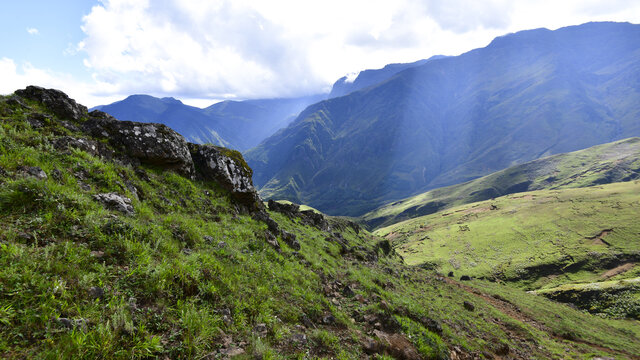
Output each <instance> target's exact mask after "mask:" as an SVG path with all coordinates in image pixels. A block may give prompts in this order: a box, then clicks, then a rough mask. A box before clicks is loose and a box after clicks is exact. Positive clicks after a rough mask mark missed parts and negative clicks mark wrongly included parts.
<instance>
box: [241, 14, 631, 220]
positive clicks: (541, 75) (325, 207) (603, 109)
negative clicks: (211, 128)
mask: <svg viewBox="0 0 640 360" xmlns="http://www.w3.org/2000/svg"><path fill="white" fill-rule="evenodd" d="M414 65H415V66H410V67H408V68H406V69H403V70H400V71H399V72H397V73H393V72H392V75H391V76H390V77H389V78H386V80H383V81H382V82H379V83H377V84H374V85H368V86H366V87H363V88H361V89H358V90H355V91H352V92H350V93H348V94H346V95H344V96H338V97H335V98H331V99H327V100H324V101H321V102H318V103H316V104H313V105H311V106H309V107H308V108H306V109H305V110H304V111H303V112H302V113H301V114H300V115H299V116H298V117H297V118H296V119H295V121H293V122H292V123H291V124H290V125H289V126H288V127H287V128H285V129H283V130H280V131H279V132H277V133H276V134H274V135H272V136H271V137H269V138H267V139H266V140H264V141H263V142H262V143H261V144H260V145H259V146H257V147H256V148H253V149H250V150H248V151H247V152H246V153H245V156H246V158H247V161H248V163H249V164H250V165H251V167H252V168H253V170H254V181H255V183H256V185H257V186H258V187H259V188H260V190H261V195H262V196H263V197H265V198H275V199H286V200H291V201H294V202H297V203H304V204H308V205H310V206H312V207H314V208H317V209H319V210H321V211H324V212H327V213H329V214H341V215H360V214H363V213H365V212H367V211H369V210H372V209H374V208H376V207H378V206H380V205H382V204H384V203H387V202H389V201H392V200H397V199H400V198H404V197H407V196H410V195H413V194H416V193H420V192H424V191H427V190H429V189H433V188H437V187H442V186H447V185H452V184H456V183H461V182H465V181H469V180H472V179H475V178H478V177H480V176H483V175H486V174H489V173H491V172H495V171H498V170H501V169H504V168H507V167H509V166H512V165H517V164H520V163H524V162H527V161H531V160H534V159H537V158H540V157H544V156H548V155H552V154H557V153H563V152H569V151H575V150H579V149H583V148H586V147H589V146H593V145H597V144H602V143H606V142H611V141H615V140H618V139H623V138H627V137H632V136H639V135H640V122H639V121H638V117H639V116H640V81H639V79H640V26H638V25H633V24H629V23H587V24H583V25H579V26H571V27H566V28H561V29H558V30H555V31H551V30H547V29H535V30H529V31H522V32H518V33H514V34H509V35H505V36H502V37H498V38H496V39H494V40H493V41H492V42H491V43H490V44H489V45H488V46H486V47H485V48H481V49H476V50H472V51H470V52H467V53H465V54H462V55H460V56H455V57H444V58H436V59H432V60H430V61H424V62H418V63H416V64H414ZM344 82H345V81H342V83H341V84H344ZM354 83H355V81H354ZM339 93H340V92H339V91H338V90H336V94H339Z"/></svg>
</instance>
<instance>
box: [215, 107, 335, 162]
mask: <svg viewBox="0 0 640 360" xmlns="http://www.w3.org/2000/svg"><path fill="white" fill-rule="evenodd" d="M325 97H326V95H311V96H304V97H298V98H282V99H258V100H245V101H230V100H229V101H223V102H219V103H216V104H213V105H211V106H209V107H207V108H205V109H203V112H204V113H205V114H206V115H208V116H210V117H212V118H214V119H217V120H216V123H217V126H218V128H219V131H220V133H221V134H225V135H224V136H225V138H229V139H231V141H232V143H233V144H234V147H235V148H237V149H238V150H240V151H244V150H247V149H250V148H252V147H254V146H257V145H258V144H260V142H261V141H262V140H264V139H266V138H267V137H269V136H271V135H273V134H274V133H276V131H278V130H280V129H281V128H284V127H286V126H287V125H289V123H291V121H293V120H294V119H295V117H296V116H297V115H298V114H299V113H300V112H301V111H302V110H304V109H305V108H306V107H307V106H309V105H311V104H313V103H316V102H318V101H321V100H323V99H324V98H325Z"/></svg>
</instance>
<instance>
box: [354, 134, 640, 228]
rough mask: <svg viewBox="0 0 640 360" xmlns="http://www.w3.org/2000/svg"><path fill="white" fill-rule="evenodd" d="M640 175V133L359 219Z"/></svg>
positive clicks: (382, 219)
mask: <svg viewBox="0 0 640 360" xmlns="http://www.w3.org/2000/svg"><path fill="white" fill-rule="evenodd" d="M638 178H640V138H631V139H625V140H620V141H617V142H614V143H609V144H604V145H598V146H594V147H591V148H588V149H585V150H580V151H576V152H572V153H564V154H558V155H553V156H549V157H546V158H542V159H538V160H534V161H531V162H528V163H524V164H521V165H516V166H512V167H509V168H507V169H505V170H501V171H498V172H496V173H493V174H490V175H487V176H484V177H482V178H479V179H475V180H472V181H469V182H466V183H463V184H457V185H451V186H448V187H444V188H439V189H435V190H431V191H428V192H426V193H423V194H420V195H416V196H413V197H410V198H408V199H404V200H400V201H396V202H394V203H392V204H387V205H385V206H383V207H381V208H379V209H376V210H373V211H371V212H369V213H367V214H365V215H363V216H362V217H361V218H360V219H361V220H362V222H364V223H366V224H367V225H368V226H370V227H372V228H375V227H384V226H388V225H391V224H393V223H397V222H400V221H403V220H407V219H410V218H415V217H418V216H422V215H429V214H432V213H435V212H438V211H440V210H445V209H447V208H450V207H452V206H455V205H462V204H468V203H473V202H477V201H483V200H488V199H491V198H496V197H499V196H503V195H508V194H512V193H517V192H524V191H531V190H542V189H562V188H575V187H586V186H592V185H597V184H608V183H612V182H619V181H629V180H633V179H638Z"/></svg>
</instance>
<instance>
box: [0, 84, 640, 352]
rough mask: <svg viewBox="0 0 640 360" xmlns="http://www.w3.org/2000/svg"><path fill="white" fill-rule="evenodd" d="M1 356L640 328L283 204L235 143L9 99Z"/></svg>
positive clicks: (418, 346)
mask: <svg viewBox="0 0 640 360" xmlns="http://www.w3.org/2000/svg"><path fill="white" fill-rule="evenodd" d="M0 149H2V152H1V155H0V223H1V224H2V226H1V227H0V264H2V266H1V267H0V323H2V324H3V326H2V327H0V354H1V356H2V357H3V358H16V359H17V358H74V359H83V358H86V359H93V358H106V357H108V358H113V359H125V358H126V359H131V358H198V359H200V358H211V359H214V358H228V357H235V356H237V357H238V358H261V359H274V358H275V359H277V358H345V359H346V358H378V359H381V358H382V359H384V358H390V357H394V358H400V359H411V360H413V359H474V358H516V359H532V358H539V359H548V358H578V357H580V358H593V357H598V356H600V357H605V356H616V357H621V358H625V357H626V358H634V357H635V355H634V354H638V353H640V345H639V344H638V343H637V341H636V340H637V339H638V338H639V337H640V325H638V324H637V323H635V322H628V321H621V320H613V319H604V318H600V317H595V316H592V315H589V314H586V313H584V312H581V311H578V310H575V309H573V308H571V307H568V306H566V305H563V304H558V303H556V302H553V301H550V300H547V299H546V298H544V297H540V296H536V295H533V294H527V293H525V292H523V291H521V290H519V289H514V288H510V287H506V286H503V285H501V284H499V283H491V282H487V281H482V280H474V281H470V282H468V283H462V282H458V281H455V280H454V279H450V278H446V277H442V276H441V275H439V274H438V273H437V272H435V271H433V270H428V269H424V268H421V267H410V266H406V265H405V264H404V263H403V261H402V259H401V258H400V256H398V255H397V254H396V253H395V251H394V250H393V249H392V248H391V244H390V243H389V242H388V241H386V240H385V239H382V238H380V237H377V236H375V235H373V234H370V233H368V232H367V231H365V230H363V229H360V227H359V226H357V225H356V224H354V223H352V222H349V221H348V220H345V219H341V218H332V217H327V216H324V215H321V214H319V213H317V212H314V211H313V210H308V211H306V210H300V208H298V207H297V206H296V205H292V204H280V205H276V203H274V202H272V203H270V204H268V207H266V206H265V205H264V204H263V202H262V201H261V199H260V198H259V197H258V195H257V193H256V192H255V189H254V188H253V184H252V181H251V172H252V169H251V168H249V167H248V166H247V165H246V163H245V162H244V159H243V157H242V155H241V154H240V153H238V152H236V151H233V150H229V149H226V148H222V147H217V146H211V145H196V144H190V143H187V142H186V141H185V140H184V138H183V137H182V136H180V135H178V134H177V133H176V132H175V131H173V130H171V129H169V128H168V127H166V126H164V125H161V124H153V123H140V122H132V121H118V120H116V119H114V118H112V117H110V116H108V115H106V114H105V113H102V112H99V111H92V112H88V111H87V109H86V107H84V106H82V105H79V104H77V103H76V102H75V101H73V100H72V99H69V98H68V97H67V96H66V95H65V94H63V93H61V92H59V91H56V90H48V89H42V88H38V87H28V88H27V89H24V90H19V91H16V92H15V93H14V94H12V95H10V96H4V97H0Z"/></svg>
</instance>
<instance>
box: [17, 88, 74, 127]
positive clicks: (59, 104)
mask: <svg viewBox="0 0 640 360" xmlns="http://www.w3.org/2000/svg"><path fill="white" fill-rule="evenodd" d="M16 95H18V96H20V97H21V98H24V99H29V100H35V101H38V102H40V103H42V104H43V105H44V106H46V107H48V108H49V110H51V111H52V112H53V113H54V114H55V115H56V116H57V117H59V118H61V119H67V120H75V121H80V120H81V119H82V118H83V117H85V116H87V107H86V106H83V105H80V104H78V103H76V101H75V100H73V99H71V98H69V97H68V96H67V94H65V93H63V92H62V91H59V90H54V89H45V88H42V87H39V86H27V88H26V89H24V90H18V91H16Z"/></svg>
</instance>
